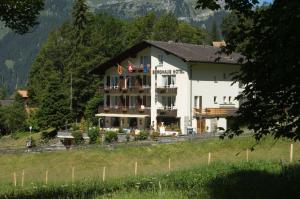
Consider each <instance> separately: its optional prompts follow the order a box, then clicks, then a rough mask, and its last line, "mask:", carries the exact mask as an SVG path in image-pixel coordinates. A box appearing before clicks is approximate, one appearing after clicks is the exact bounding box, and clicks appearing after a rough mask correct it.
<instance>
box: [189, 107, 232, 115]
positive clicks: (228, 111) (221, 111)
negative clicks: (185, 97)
mask: <svg viewBox="0 0 300 199" xmlns="http://www.w3.org/2000/svg"><path fill="white" fill-rule="evenodd" d="M237 110H238V109H237V108H205V109H201V108H194V115H195V116H202V117H228V116H234V115H235V114H236V111H237Z"/></svg>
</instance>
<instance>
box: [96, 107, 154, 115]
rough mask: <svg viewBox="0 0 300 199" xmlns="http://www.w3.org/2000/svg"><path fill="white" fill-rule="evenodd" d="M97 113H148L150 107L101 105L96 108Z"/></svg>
mask: <svg viewBox="0 0 300 199" xmlns="http://www.w3.org/2000/svg"><path fill="white" fill-rule="evenodd" d="M98 111H99V113H113V114H144V115H150V107H143V106H140V107H131V106H111V107H108V106H101V107H99V109H98Z"/></svg>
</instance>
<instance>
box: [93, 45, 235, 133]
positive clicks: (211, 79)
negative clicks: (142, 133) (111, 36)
mask: <svg viewBox="0 0 300 199" xmlns="http://www.w3.org/2000/svg"><path fill="white" fill-rule="evenodd" d="M219 50H220V49H219V48H216V47H212V46H203V45H194V44H185V43H174V42H159V41H143V42H141V43H139V44H137V45H135V46H133V47H132V48H130V49H127V50H125V51H124V52H123V53H121V54H120V55H118V56H116V57H114V58H112V59H111V60H109V61H107V62H105V63H104V64H101V65H100V66H98V67H97V68H96V69H95V70H94V72H95V73H97V74H100V75H104V78H103V85H102V86H101V88H100V92H101V93H103V95H104V106H101V107H99V113H98V114H97V115H96V116H99V117H102V118H103V119H104V120H103V121H104V123H103V125H105V127H106V128H114V127H115V128H118V127H122V128H137V129H148V128H154V129H156V130H159V129H160V128H159V127H160V126H161V125H162V122H163V124H164V126H165V127H166V131H176V130H177V131H180V132H181V133H182V134H186V133H187V128H188V127H191V126H192V127H193V129H194V131H195V132H197V133H203V132H216V131H218V130H219V129H220V128H218V127H222V128H224V129H226V128H227V120H226V118H227V117H228V116H231V115H233V114H234V113H235V111H236V110H237V108H238V106H239V103H238V101H236V100H235V97H236V96H237V95H238V94H239V92H240V88H239V85H238V84H232V83H233V81H232V79H231V77H232V73H233V72H236V71H238V70H239V65H238V60H239V58H240V55H239V54H236V53H233V54H232V55H230V56H225V55H220V54H218V53H217V52H218V51H219ZM118 66H119V67H118ZM121 66H122V67H121ZM118 68H119V71H118ZM128 68H129V69H128ZM120 69H121V70H120ZM131 69H132V70H131ZM161 130H163V129H161Z"/></svg>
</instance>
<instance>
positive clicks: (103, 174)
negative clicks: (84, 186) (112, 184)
mask: <svg viewBox="0 0 300 199" xmlns="http://www.w3.org/2000/svg"><path fill="white" fill-rule="evenodd" d="M105 170H106V167H103V173H102V181H103V182H104V181H105Z"/></svg>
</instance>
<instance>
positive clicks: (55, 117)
mask: <svg viewBox="0 0 300 199" xmlns="http://www.w3.org/2000/svg"><path fill="white" fill-rule="evenodd" d="M37 118H38V124H39V126H40V127H42V128H47V127H55V128H56V129H59V128H61V127H63V126H64V125H65V124H66V123H67V122H70V120H71V118H72V117H71V113H70V109H69V98H68V95H66V94H65V92H64V89H63V85H62V84H61V82H60V81H59V78H57V77H56V78H53V80H52V81H51V82H50V83H49V85H48V87H47V89H46V94H45V95H44V96H43V99H42V102H41V104H40V108H39V110H38V112H37Z"/></svg>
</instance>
